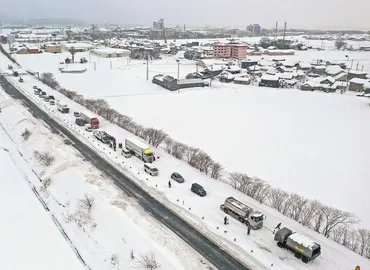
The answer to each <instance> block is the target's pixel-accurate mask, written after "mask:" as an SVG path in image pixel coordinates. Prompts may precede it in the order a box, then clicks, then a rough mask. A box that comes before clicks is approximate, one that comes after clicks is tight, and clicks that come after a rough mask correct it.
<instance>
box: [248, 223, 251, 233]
mask: <svg viewBox="0 0 370 270" xmlns="http://www.w3.org/2000/svg"><path fill="white" fill-rule="evenodd" d="M250 234H251V225H250V224H249V223H248V228H247V235H250Z"/></svg>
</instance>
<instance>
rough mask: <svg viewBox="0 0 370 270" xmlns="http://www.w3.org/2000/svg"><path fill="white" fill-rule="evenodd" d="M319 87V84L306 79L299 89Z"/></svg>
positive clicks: (312, 89) (305, 89) (309, 89)
mask: <svg viewBox="0 0 370 270" xmlns="http://www.w3.org/2000/svg"><path fill="white" fill-rule="evenodd" d="M320 89H321V85H320V84H318V83H316V82H313V81H307V82H305V83H303V84H302V85H301V90H303V91H314V90H320Z"/></svg>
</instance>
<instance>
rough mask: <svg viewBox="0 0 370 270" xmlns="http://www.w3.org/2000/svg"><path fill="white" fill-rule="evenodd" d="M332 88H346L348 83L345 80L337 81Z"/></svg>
mask: <svg viewBox="0 0 370 270" xmlns="http://www.w3.org/2000/svg"><path fill="white" fill-rule="evenodd" d="M330 88H331V89H332V90H345V89H346V88H347V83H346V82H344V81H341V82H340V81H337V82H335V83H333V84H332V86H330Z"/></svg>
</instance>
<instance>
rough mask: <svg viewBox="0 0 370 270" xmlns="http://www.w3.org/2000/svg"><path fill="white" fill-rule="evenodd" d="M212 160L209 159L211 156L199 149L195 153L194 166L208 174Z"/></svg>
mask: <svg viewBox="0 0 370 270" xmlns="http://www.w3.org/2000/svg"><path fill="white" fill-rule="evenodd" d="M212 162H213V160H212V159H211V157H210V156H209V155H208V154H207V153H206V152H204V151H203V150H200V151H199V153H198V155H197V164H196V168H197V169H199V170H200V171H201V172H205V173H206V174H208V172H209V169H210V166H211V165H212Z"/></svg>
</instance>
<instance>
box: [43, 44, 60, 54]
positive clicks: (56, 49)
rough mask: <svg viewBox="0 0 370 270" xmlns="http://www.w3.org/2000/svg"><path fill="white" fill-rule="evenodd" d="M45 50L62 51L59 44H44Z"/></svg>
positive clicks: (51, 51)
mask: <svg viewBox="0 0 370 270" xmlns="http://www.w3.org/2000/svg"><path fill="white" fill-rule="evenodd" d="M46 52H48V53H61V52H62V47H61V46H60V44H57V45H54V44H50V45H46Z"/></svg>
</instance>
